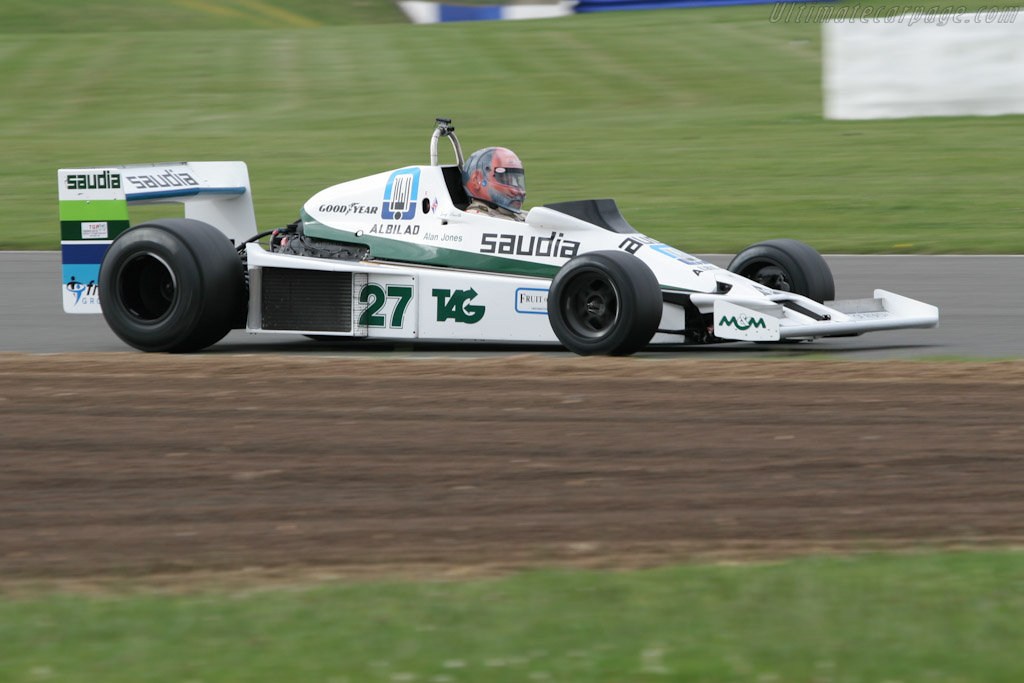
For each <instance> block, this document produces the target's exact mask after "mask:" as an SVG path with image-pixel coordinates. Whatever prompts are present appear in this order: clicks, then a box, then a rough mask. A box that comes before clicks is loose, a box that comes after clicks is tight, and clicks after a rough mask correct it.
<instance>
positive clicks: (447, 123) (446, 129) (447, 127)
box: [430, 117, 465, 169]
mask: <svg viewBox="0 0 1024 683" xmlns="http://www.w3.org/2000/svg"><path fill="white" fill-rule="evenodd" d="M435 120H436V122H437V125H436V127H435V128H434V134H433V135H432V136H431V137H430V165H431V166H438V165H439V164H438V162H437V140H438V138H448V139H449V140H450V141H451V143H452V148H453V149H454V150H455V161H456V162H457V163H458V165H459V168H460V169H461V168H462V166H463V164H465V160H464V159H463V158H462V145H460V144H459V139H458V138H457V137H455V126H453V125H452V120H451V119H443V118H440V117H439V118H437V119H435Z"/></svg>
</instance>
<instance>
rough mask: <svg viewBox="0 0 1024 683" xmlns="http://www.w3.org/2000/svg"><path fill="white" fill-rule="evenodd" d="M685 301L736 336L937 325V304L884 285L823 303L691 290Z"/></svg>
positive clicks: (727, 335) (719, 330) (720, 331)
mask: <svg viewBox="0 0 1024 683" xmlns="http://www.w3.org/2000/svg"><path fill="white" fill-rule="evenodd" d="M690 300H691V302H693V303H694V304H695V305H696V306H697V308H698V309H699V310H700V311H701V312H702V313H712V314H713V319H714V334H715V336H716V337H718V338H720V339H731V340H737V341H779V340H783V339H792V340H799V339H814V338H817V337H842V336H853V335H859V334H863V333H865V332H878V331H882V330H897V329H907V328H927V327H936V326H937V325H938V324H939V309H938V308H937V307H935V306H932V305H930V304H926V303H923V302H921V301H917V300H915V299H911V298H909V297H905V296H901V295H899V294H895V293H893V292H889V291H887V290H884V289H876V290H875V292H874V297H873V298H871V299H849V300H844V301H834V302H831V303H830V304H828V305H825V304H819V303H817V302H815V301H811V300H810V299H806V298H804V297H795V296H793V295H788V294H779V295H775V296H770V297H767V298H765V299H743V298H731V297H727V296H723V295H714V294H693V295H692V296H691V297H690Z"/></svg>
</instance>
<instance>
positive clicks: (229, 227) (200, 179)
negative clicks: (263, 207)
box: [57, 161, 257, 313]
mask: <svg viewBox="0 0 1024 683" xmlns="http://www.w3.org/2000/svg"><path fill="white" fill-rule="evenodd" d="M57 187H58V197H59V200H60V250H61V271H62V273H61V296H62V297H63V301H64V311H65V312H67V313H100V312H101V311H100V299H99V272H100V263H102V262H103V255H104V254H105V253H106V251H107V248H108V247H109V246H110V244H111V243H112V242H113V241H114V239H115V238H117V236H118V235H120V234H121V233H122V232H124V231H125V230H127V229H128V228H129V225H130V224H129V220H128V207H129V206H134V205H142V204H184V205H185V218H193V219H195V220H199V221H203V222H205V223H209V224H210V225H212V226H214V227H215V228H217V229H219V230H220V231H221V232H223V233H224V234H225V235H227V237H228V238H229V239H230V240H232V241H233V242H234V243H235V244H241V243H242V242H244V241H245V240H246V239H248V238H249V237H251V236H253V235H254V234H256V232H257V229H256V215H255V212H254V210H253V203H252V190H251V188H250V186H249V170H248V168H247V167H246V165H245V163H244V162H242V161H184V162H175V163H162V164H131V165H127V166H98V167H92V168H62V169H61V170H59V171H58V172H57Z"/></svg>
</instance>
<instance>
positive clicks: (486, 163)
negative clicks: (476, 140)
mask: <svg viewBox="0 0 1024 683" xmlns="http://www.w3.org/2000/svg"><path fill="white" fill-rule="evenodd" d="M462 184H463V186H465V188H466V194H468V195H469V196H470V197H473V198H475V199H480V200H483V201H484V202H487V203H488V204H492V205H494V206H500V207H502V208H504V209H508V210H510V211H515V212H519V211H521V210H522V207H523V200H524V199H525V198H526V173H525V172H524V171H523V162H521V161H520V160H519V157H517V156H516V153H515V152H513V151H512V150H510V149H506V148H504V147H485V148H484V149H478V150H477V151H475V152H473V153H472V154H470V155H469V158H468V159H466V163H465V164H464V165H463V167H462Z"/></svg>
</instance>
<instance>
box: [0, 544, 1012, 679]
mask: <svg viewBox="0 0 1024 683" xmlns="http://www.w3.org/2000/svg"><path fill="white" fill-rule="evenodd" d="M1022 616H1024V554H1021V553H1014V552H981V553H930V554H916V555H905V556H870V555H869V556H855V557H850V558H832V559H800V560H791V561H787V562H784V563H780V564H772V565H760V566H755V565H751V566H731V567H729V566H717V567H683V568H677V569H661V570H648V571H640V572H630V573H585V572H564V573H563V572H550V571H546V572H531V573H526V574H521V575H518V576H513V577H510V578H503V579H494V580H477V581H466V582H459V583H416V584H412V583H365V584H361V583H355V584H349V585H325V586H320V587H315V588H305V589H294V590H276V591H266V592H258V593H249V594H245V593H241V594H237V595H230V596H223V595H211V594H203V593H199V594H192V595H179V596H167V595H138V594H136V595H125V594H123V595H120V596H106V597H95V596H92V597H90V596H81V595H79V596H72V595H52V596H48V597H38V598H32V599H6V600H5V601H3V602H0V651H2V656H0V680H4V681H11V682H12V683H14V682H17V681H38V680H48V681H81V682H88V681H102V682H104V683H115V682H118V681H126V682H127V681H131V682H132V683H139V682H141V681H186V680H192V681H199V680H202V681H351V682H357V681H358V682H360V683H362V682H374V681H382V682H385V681H386V682H393V681H423V682H429V681H434V682H437V683H454V682H457V681H471V682H475V681H488V682H489V683H501V682H503V681H510V682H511V681H517V682H518V681H551V682H554V681H564V682H574V681H587V682H588V683H599V682H602V681H635V682H642V681H666V680H668V681H706V682H712V681H765V682H767V681H778V682H787V681H818V682H821V683H843V682H849V683H853V682H855V681H907V682H910V681H935V682H936V683H940V682H953V681H1019V680H1022V679H1024V658H1021V656H1020V643H1021V642H1024V618H1022Z"/></svg>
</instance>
